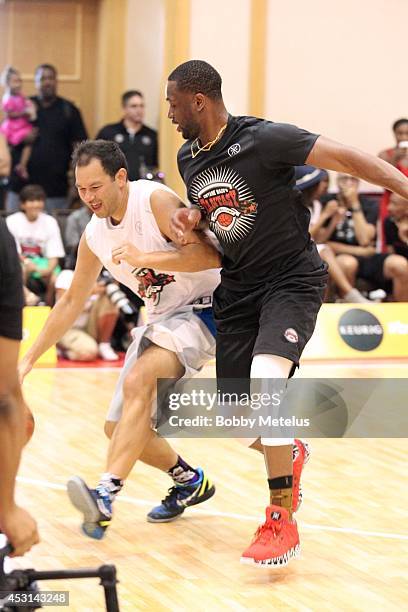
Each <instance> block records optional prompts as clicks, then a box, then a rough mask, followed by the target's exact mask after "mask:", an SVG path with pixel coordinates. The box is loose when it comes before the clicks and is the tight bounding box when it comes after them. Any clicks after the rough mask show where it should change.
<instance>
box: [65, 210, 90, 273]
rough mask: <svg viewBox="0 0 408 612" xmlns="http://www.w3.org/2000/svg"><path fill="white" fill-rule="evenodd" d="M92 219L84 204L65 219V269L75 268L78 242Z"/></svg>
mask: <svg viewBox="0 0 408 612" xmlns="http://www.w3.org/2000/svg"><path fill="white" fill-rule="evenodd" d="M91 217H92V211H90V210H89V208H88V206H86V205H85V204H82V205H81V208H78V209H77V210H74V211H73V212H72V213H71V214H70V215H69V217H68V219H67V224H66V226H65V236H64V238H65V250H66V257H65V268H68V269H69V270H73V269H74V268H75V264H76V259H77V251H78V245H79V241H80V239H81V236H82V234H83V232H84V229H85V227H86V226H87V225H88V223H89V221H90V219H91Z"/></svg>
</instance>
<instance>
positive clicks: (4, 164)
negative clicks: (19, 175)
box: [0, 133, 11, 210]
mask: <svg viewBox="0 0 408 612" xmlns="http://www.w3.org/2000/svg"><path fill="white" fill-rule="evenodd" d="M10 170H11V155H10V151H9V149H8V146H7V141H6V139H5V137H4V136H3V134H1V133H0V210H3V208H4V199H5V194H6V187H7V183H8V177H9V174H10Z"/></svg>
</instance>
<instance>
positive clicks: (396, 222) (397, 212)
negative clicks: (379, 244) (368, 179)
mask: <svg viewBox="0 0 408 612" xmlns="http://www.w3.org/2000/svg"><path fill="white" fill-rule="evenodd" d="M388 213H389V215H388V217H386V218H385V220H384V232H385V242H386V245H387V251H388V253H395V254H397V255H402V256H403V257H405V258H406V259H408V236H407V235H406V234H407V225H408V200H404V198H401V196H399V195H397V194H396V193H392V194H391V197H390V201H389V205H388Z"/></svg>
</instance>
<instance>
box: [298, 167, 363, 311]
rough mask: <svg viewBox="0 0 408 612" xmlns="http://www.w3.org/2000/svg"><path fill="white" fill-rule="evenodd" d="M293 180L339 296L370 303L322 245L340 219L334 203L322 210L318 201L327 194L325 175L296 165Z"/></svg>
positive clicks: (322, 172) (312, 234)
mask: <svg viewBox="0 0 408 612" xmlns="http://www.w3.org/2000/svg"><path fill="white" fill-rule="evenodd" d="M295 177H296V187H297V188H298V189H299V190H300V191H301V192H302V196H303V204H304V205H305V206H306V207H307V208H308V209H309V211H310V225H309V233H310V235H311V237H312V238H313V240H314V241H315V242H316V243H317V244H316V246H317V250H318V251H319V255H320V257H321V258H322V259H323V261H325V262H326V263H327V264H328V265H329V269H328V272H329V277H330V280H332V281H333V282H334V284H335V285H336V287H337V291H338V293H339V295H340V297H341V298H342V299H343V300H344V301H345V302H349V303H364V302H369V300H367V299H366V298H365V297H364V296H363V295H361V293H360V292H359V291H358V290H357V289H356V288H354V287H352V285H351V284H350V283H349V281H348V279H347V277H346V275H345V274H344V272H343V270H342V269H341V267H340V266H339V264H338V262H337V259H336V256H335V254H334V253H333V251H332V249H331V248H330V247H329V246H328V245H327V244H324V243H325V242H326V240H327V238H328V236H329V235H330V233H331V230H330V228H331V226H335V225H336V224H337V222H338V221H340V220H341V219H342V216H340V215H338V214H337V210H338V204H337V202H336V201H332V202H330V203H329V204H328V205H327V206H326V207H325V208H324V209H323V208H322V204H321V202H320V198H321V197H322V196H323V195H325V194H326V193H327V189H328V186H329V175H328V173H327V172H326V170H320V169H319V168H315V167H314V166H309V165H305V166H296V168H295ZM327 224H328V226H327ZM325 226H326V227H325Z"/></svg>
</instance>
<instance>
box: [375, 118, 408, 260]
mask: <svg viewBox="0 0 408 612" xmlns="http://www.w3.org/2000/svg"><path fill="white" fill-rule="evenodd" d="M392 131H393V132H394V137H395V146H394V147H392V148H391V149H385V150H384V151H381V153H379V155H378V157H381V159H384V160H385V161H387V162H389V163H390V164H392V165H393V166H395V167H396V168H398V170H400V172H402V173H403V174H405V176H408V119H406V118H403V119H398V120H397V121H395V122H394V124H393V126H392ZM390 194H391V192H390V191H385V192H384V195H383V197H382V198H381V202H380V215H379V218H380V223H379V229H380V236H379V237H380V245H381V250H382V251H383V252H386V251H387V248H386V237H385V228H384V221H385V218H386V216H387V215H388V212H389V211H388V203H389V200H390Z"/></svg>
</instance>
